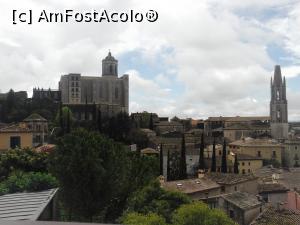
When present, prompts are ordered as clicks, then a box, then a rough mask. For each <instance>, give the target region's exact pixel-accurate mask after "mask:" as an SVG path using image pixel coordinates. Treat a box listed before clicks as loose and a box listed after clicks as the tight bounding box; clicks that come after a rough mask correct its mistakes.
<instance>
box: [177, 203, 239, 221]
mask: <svg viewBox="0 0 300 225" xmlns="http://www.w3.org/2000/svg"><path fill="white" fill-rule="evenodd" d="M172 222H173V223H172V224H174V225H234V224H235V223H234V222H233V221H232V220H231V219H230V218H229V217H228V216H227V215H226V214H225V213H224V212H222V211H220V210H218V209H210V208H209V207H208V206H207V205H206V204H204V203H202V202H194V203H192V204H187V205H183V206H181V207H180V208H179V209H178V210H176V212H175V213H174V215H173V218H172Z"/></svg>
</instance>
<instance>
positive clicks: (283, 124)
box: [270, 65, 289, 140]
mask: <svg viewBox="0 0 300 225" xmlns="http://www.w3.org/2000/svg"><path fill="white" fill-rule="evenodd" d="M270 117H271V135H272V137H273V138H274V139H278V140H284V139H287V138H288V131H289V125H288V106H287V99H286V81H285V77H283V78H282V75H281V69H280V66H279V65H276V66H275V70H274V78H271V102H270Z"/></svg>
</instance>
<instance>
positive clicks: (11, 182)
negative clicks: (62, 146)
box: [0, 171, 58, 195]
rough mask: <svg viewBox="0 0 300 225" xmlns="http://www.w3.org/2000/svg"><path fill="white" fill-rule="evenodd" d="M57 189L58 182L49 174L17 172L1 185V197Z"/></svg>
mask: <svg viewBox="0 0 300 225" xmlns="http://www.w3.org/2000/svg"><path fill="white" fill-rule="evenodd" d="M55 187H58V182H57V180H56V179H55V177H53V176H52V175H50V174H48V173H41V172H27V173H25V172H22V171H15V172H13V173H12V174H11V175H10V176H9V177H8V178H7V179H6V180H5V181H3V182H2V183H0V190H1V191H0V195H1V194H8V193H16V192H24V191H43V190H47V189H51V188H55Z"/></svg>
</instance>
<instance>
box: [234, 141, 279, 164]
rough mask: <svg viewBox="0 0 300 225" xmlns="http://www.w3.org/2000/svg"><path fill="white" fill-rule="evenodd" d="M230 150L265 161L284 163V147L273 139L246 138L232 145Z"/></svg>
mask: <svg viewBox="0 0 300 225" xmlns="http://www.w3.org/2000/svg"><path fill="white" fill-rule="evenodd" d="M228 146H229V150H230V151H231V152H234V153H237V154H245V155H249V156H254V157H259V158H262V159H265V160H277V161H278V162H279V163H282V158H281V154H282V151H283V148H284V146H283V145H282V144H281V143H278V142H276V141H274V140H271V139H253V138H245V139H242V140H239V141H235V142H232V143H230V144H229V145H228Z"/></svg>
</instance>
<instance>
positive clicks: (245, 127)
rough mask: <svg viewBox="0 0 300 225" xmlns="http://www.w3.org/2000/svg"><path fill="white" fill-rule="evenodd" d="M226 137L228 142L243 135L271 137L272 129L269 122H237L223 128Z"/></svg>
mask: <svg viewBox="0 0 300 225" xmlns="http://www.w3.org/2000/svg"><path fill="white" fill-rule="evenodd" d="M223 132H224V138H226V140H228V142H232V141H236V140H240V139H242V138H243V137H252V138H257V137H270V136H271V129H270V125H269V124H260V125H254V124H243V123H235V124H231V125H228V126H226V127H224V128H223Z"/></svg>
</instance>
